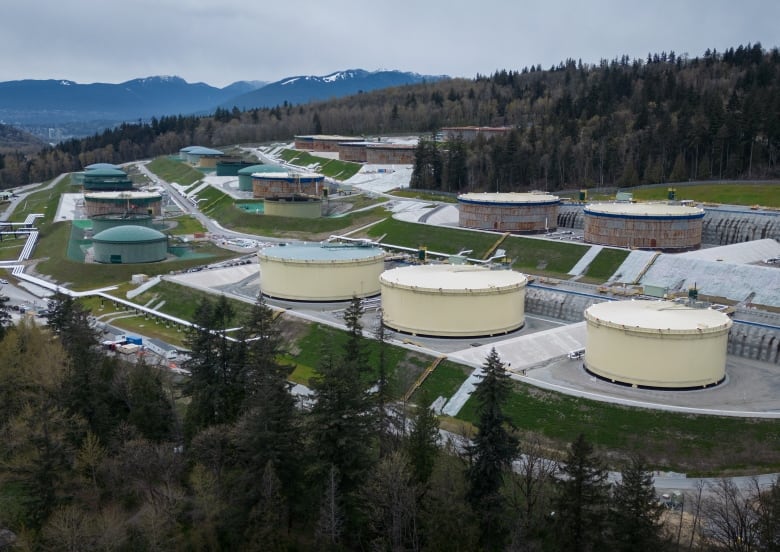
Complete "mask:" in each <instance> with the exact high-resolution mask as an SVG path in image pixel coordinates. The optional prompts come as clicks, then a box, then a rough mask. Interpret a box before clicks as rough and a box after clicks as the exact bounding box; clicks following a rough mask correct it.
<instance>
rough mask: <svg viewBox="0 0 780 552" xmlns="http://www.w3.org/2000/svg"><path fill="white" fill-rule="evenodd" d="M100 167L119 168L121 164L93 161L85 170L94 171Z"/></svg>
mask: <svg viewBox="0 0 780 552" xmlns="http://www.w3.org/2000/svg"><path fill="white" fill-rule="evenodd" d="M99 169H118V170H121V169H119V165H114V164H113V163H92V164H91V165H87V166H86V167H84V170H87V171H94V170H99Z"/></svg>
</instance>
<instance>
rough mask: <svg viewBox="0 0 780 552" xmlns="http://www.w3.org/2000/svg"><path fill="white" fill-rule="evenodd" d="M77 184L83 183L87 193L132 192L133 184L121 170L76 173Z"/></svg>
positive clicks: (104, 169) (91, 170)
mask: <svg viewBox="0 0 780 552" xmlns="http://www.w3.org/2000/svg"><path fill="white" fill-rule="evenodd" d="M76 180H77V182H81V184H82V185H83V186H84V191H85V192H93V191H122V190H132V189H133V182H132V180H130V177H128V176H127V173H126V172H125V171H123V170H121V169H112V168H101V169H90V170H87V171H84V172H83V173H76Z"/></svg>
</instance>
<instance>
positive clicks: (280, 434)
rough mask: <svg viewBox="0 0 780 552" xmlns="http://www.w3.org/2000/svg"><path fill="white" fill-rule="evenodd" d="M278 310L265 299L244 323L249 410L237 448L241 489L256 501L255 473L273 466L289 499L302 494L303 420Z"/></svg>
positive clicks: (239, 430) (242, 421)
mask: <svg viewBox="0 0 780 552" xmlns="http://www.w3.org/2000/svg"><path fill="white" fill-rule="evenodd" d="M277 320H278V319H275V318H274V312H273V311H272V310H271V309H270V308H269V307H268V306H267V305H266V304H265V301H264V300H263V299H262V298H259V299H258V301H257V303H255V305H254V307H253V308H252V311H251V312H250V314H249V317H248V320H247V321H246V322H245V324H244V329H243V330H242V336H241V339H242V340H244V342H245V343H246V350H247V351H246V363H245V370H246V386H247V397H246V402H245V413H244V414H243V416H242V417H241V419H240V420H239V423H238V424H237V432H236V434H237V448H238V451H239V462H240V464H241V471H240V473H241V474H242V475H241V476H240V477H239V478H238V483H237V485H238V489H239V490H240V491H241V492H243V493H245V496H246V499H247V501H248V502H249V503H250V504H252V505H254V504H256V503H257V501H258V500H259V499H260V497H261V495H262V492H261V491H262V488H259V487H258V485H259V484H260V483H262V481H259V480H258V479H257V477H256V474H258V473H262V472H263V470H267V469H269V467H270V469H272V470H273V472H274V477H276V478H278V479H279V481H280V492H281V493H282V496H284V497H286V500H287V501H288V503H292V502H294V501H295V500H296V499H298V498H299V493H298V492H297V491H298V490H299V489H300V479H301V473H302V466H301V460H302V458H301V454H300V450H301V447H302V439H301V437H300V420H299V416H298V411H297V409H296V404H295V398H294V397H293V396H292V393H291V392H290V383H289V382H288V380H287V377H288V375H289V373H290V367H289V366H287V365H285V364H283V363H281V362H280V360H279V359H280V357H281V356H282V355H283V343H282V337H281V332H280V330H279V326H278V323H277Z"/></svg>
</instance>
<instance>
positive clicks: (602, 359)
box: [584, 300, 732, 389]
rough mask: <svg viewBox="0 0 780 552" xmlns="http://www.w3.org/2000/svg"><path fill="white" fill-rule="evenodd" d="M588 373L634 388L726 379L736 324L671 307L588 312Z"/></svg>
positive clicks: (638, 305) (611, 305)
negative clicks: (729, 351) (728, 347)
mask: <svg viewBox="0 0 780 552" xmlns="http://www.w3.org/2000/svg"><path fill="white" fill-rule="evenodd" d="M585 320H586V323H587V344H586V347H585V361H584V362H585V368H586V370H588V371H589V372H590V373H592V374H594V375H596V376H598V377H600V378H603V379H606V380H609V381H612V382H615V383H622V384H627V385H632V386H636V387H647V388H660V389H693V388H701V387H708V386H711V385H716V384H718V383H720V382H721V381H723V379H724V377H725V373H726V349H727V345H728V335H729V329H730V328H731V325H732V321H731V319H730V318H729V317H728V316H726V315H725V314H723V313H721V312H718V311H716V310H712V309H705V308H695V307H692V306H689V305H688V304H679V303H675V302H672V301H645V300H641V301H610V302H604V303H598V304H595V305H591V306H590V307H588V308H587V309H586V310H585Z"/></svg>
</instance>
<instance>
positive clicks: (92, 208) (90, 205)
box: [84, 192, 162, 217]
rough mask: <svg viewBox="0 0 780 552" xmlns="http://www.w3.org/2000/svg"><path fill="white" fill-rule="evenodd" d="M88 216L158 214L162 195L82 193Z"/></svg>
mask: <svg viewBox="0 0 780 552" xmlns="http://www.w3.org/2000/svg"><path fill="white" fill-rule="evenodd" d="M84 209H85V211H86V214H87V216H88V217H94V216H96V215H108V214H117V213H125V214H129V213H137V214H144V215H152V216H160V213H161V212H162V196H161V195H160V194H159V193H157V192H93V193H85V194H84Z"/></svg>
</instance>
